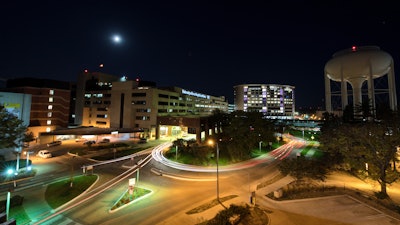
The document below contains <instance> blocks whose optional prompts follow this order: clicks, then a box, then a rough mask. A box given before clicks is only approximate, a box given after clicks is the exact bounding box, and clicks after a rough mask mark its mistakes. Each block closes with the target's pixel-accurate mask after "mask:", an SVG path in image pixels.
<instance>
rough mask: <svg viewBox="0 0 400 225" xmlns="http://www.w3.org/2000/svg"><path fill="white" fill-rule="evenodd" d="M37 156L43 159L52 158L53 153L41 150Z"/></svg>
mask: <svg viewBox="0 0 400 225" xmlns="http://www.w3.org/2000/svg"><path fill="white" fill-rule="evenodd" d="M37 156H39V157H41V158H51V157H52V155H51V152H49V151H48V150H40V151H39V152H38V153H37Z"/></svg>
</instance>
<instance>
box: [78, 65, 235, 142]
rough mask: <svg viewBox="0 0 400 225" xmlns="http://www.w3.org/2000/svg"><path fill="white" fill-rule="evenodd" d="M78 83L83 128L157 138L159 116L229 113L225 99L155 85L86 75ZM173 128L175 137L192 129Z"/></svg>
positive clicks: (111, 77) (107, 76)
mask: <svg viewBox="0 0 400 225" xmlns="http://www.w3.org/2000/svg"><path fill="white" fill-rule="evenodd" d="M78 80H79V82H78V85H77V96H76V117H75V118H76V122H78V121H81V123H80V124H81V125H82V126H93V127H99V128H116V129H117V128H131V129H134V130H138V131H141V135H142V136H144V137H147V138H151V139H155V138H158V137H159V134H160V133H162V132H160V131H159V130H158V129H160V128H159V126H158V123H157V121H158V118H160V117H192V118H193V117H195V118H200V117H204V116H209V115H211V114H212V111H213V110H215V109H220V110H221V111H224V112H228V102H227V101H226V100H225V97H223V96H221V97H215V96H210V95H206V94H202V93H198V92H195V91H190V90H186V89H183V88H179V87H156V84H155V82H149V81H142V80H139V79H136V80H127V79H126V78H125V77H122V78H119V77H116V76H112V75H107V74H101V73H87V72H85V73H83V74H81V75H80V78H79V79H78ZM80 92H81V93H80ZM79 110H81V111H82V112H81V113H80V112H79ZM79 117H81V119H79ZM163 121H165V120H163ZM78 124H79V123H78ZM164 125H165V124H164ZM161 129H166V128H165V127H164V128H161ZM169 129H170V130H172V128H169ZM173 129H174V130H175V131H174V133H175V134H176V133H180V134H182V135H186V134H187V133H189V131H188V130H193V129H190V128H188V127H185V126H180V127H179V128H173ZM177 129H178V130H179V131H177ZM198 130H199V129H197V131H198ZM197 135H199V134H197Z"/></svg>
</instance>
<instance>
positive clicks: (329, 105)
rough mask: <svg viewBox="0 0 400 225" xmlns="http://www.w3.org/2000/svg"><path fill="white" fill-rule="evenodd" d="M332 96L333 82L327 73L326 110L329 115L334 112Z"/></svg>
mask: <svg viewBox="0 0 400 225" xmlns="http://www.w3.org/2000/svg"><path fill="white" fill-rule="evenodd" d="M331 98H332V96H331V80H330V79H329V78H328V76H327V73H326V72H325V110H326V111H327V112H329V113H331V112H332V102H331V101H332V99H331Z"/></svg>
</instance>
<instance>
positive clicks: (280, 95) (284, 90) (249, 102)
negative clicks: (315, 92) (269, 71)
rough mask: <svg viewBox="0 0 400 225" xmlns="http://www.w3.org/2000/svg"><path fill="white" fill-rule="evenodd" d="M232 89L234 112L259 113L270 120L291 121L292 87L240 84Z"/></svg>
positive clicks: (292, 108)
mask: <svg viewBox="0 0 400 225" xmlns="http://www.w3.org/2000/svg"><path fill="white" fill-rule="evenodd" d="M233 88H234V104H235V110H242V111H245V112H261V113H263V114H264V115H265V116H266V117H267V118H271V119H293V117H294V114H295V98H294V97H295V95H294V86H289V85H279V84H241V85H236V86H234V87H233Z"/></svg>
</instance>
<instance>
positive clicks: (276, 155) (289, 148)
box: [151, 136, 306, 172]
mask: <svg viewBox="0 0 400 225" xmlns="http://www.w3.org/2000/svg"><path fill="white" fill-rule="evenodd" d="M287 138H289V139H291V141H289V142H288V143H287V144H285V145H282V146H280V147H279V148H277V149H275V150H273V151H272V152H270V153H267V154H264V155H262V156H259V157H257V158H254V159H250V160H247V161H244V162H241V163H236V164H232V165H228V166H219V169H218V170H219V171H220V172H223V171H234V170H240V169H246V168H250V167H253V166H256V165H258V164H261V163H269V162H272V161H274V160H276V159H279V160H283V159H284V158H286V157H288V156H289V155H290V154H291V153H292V152H293V150H294V149H299V148H302V147H304V146H305V145H306V143H305V142H304V141H303V140H301V139H296V138H293V137H292V136H288V137H287ZM170 146H172V143H165V144H163V145H159V146H157V147H156V148H154V149H153V151H152V153H151V154H152V157H153V159H154V160H156V161H157V162H159V163H162V164H163V165H165V166H168V167H171V168H174V169H178V170H184V171H192V172H216V171H217V168H216V167H214V166H212V167H204V166H196V165H189V164H183V163H179V162H174V161H171V160H169V159H167V158H166V157H165V156H164V152H165V151H166V150H167V149H168V147H170Z"/></svg>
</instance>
